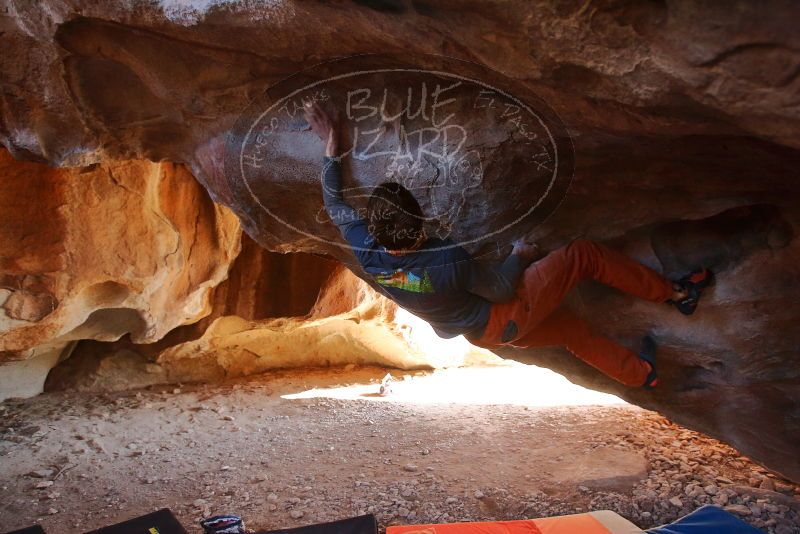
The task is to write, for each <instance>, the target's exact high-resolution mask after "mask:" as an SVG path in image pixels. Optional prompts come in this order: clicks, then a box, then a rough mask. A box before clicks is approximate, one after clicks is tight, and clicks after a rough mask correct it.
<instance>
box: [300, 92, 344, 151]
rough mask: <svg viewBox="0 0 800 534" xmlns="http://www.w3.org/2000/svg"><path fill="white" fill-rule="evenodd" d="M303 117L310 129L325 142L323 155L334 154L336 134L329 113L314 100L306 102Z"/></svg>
mask: <svg viewBox="0 0 800 534" xmlns="http://www.w3.org/2000/svg"><path fill="white" fill-rule="evenodd" d="M304 109H305V111H304V115H305V119H306V122H308V125H309V126H311V130H312V131H313V132H314V133H315V134H317V135H318V136H319V138H320V139H322V141H323V142H324V143H325V155H326V156H336V155H337V154H336V153H337V152H338V150H339V145H338V137H337V135H336V125H335V124H334V123H333V120H331V117H330V115H328V113H327V112H326V111H325V110H324V109H322V107H321V106H320V105H319V104H317V103H316V102H306V104H305V108H304Z"/></svg>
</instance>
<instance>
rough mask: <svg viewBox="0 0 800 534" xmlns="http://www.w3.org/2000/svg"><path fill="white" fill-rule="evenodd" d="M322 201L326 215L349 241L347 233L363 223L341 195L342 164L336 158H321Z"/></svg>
mask: <svg viewBox="0 0 800 534" xmlns="http://www.w3.org/2000/svg"><path fill="white" fill-rule="evenodd" d="M322 165H323V170H322V201H323V202H324V203H325V210H326V211H327V212H328V217H330V218H331V221H333V223H334V224H335V225H336V226H338V227H339V230H340V231H341V232H342V235H344V236H345V238H347V240H348V241H350V238H349V236H348V233H349V232H350V230H352V229H353V228H354V227H355V226H357V225H365V223H364V221H363V219H361V218H360V217H359V216H358V212H357V211H356V210H355V209H353V207H352V206H351V205H350V204H348V203H347V202H345V200H344V196H343V195H342V164H341V163H340V162H339V159H338V158H334V157H329V156H325V157H324V158H322Z"/></svg>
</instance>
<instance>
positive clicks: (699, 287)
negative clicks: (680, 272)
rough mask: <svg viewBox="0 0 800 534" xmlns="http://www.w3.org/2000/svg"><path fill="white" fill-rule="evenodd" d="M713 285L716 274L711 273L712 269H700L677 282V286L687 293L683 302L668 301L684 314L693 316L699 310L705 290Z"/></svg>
mask: <svg viewBox="0 0 800 534" xmlns="http://www.w3.org/2000/svg"><path fill="white" fill-rule="evenodd" d="M713 284H714V273H713V272H711V269H698V270H696V271H693V272H692V273H690V274H687V275H686V276H684V277H683V278H681V279H680V280H677V281H676V282H675V285H677V286H678V287H680V288H681V289H682V290H684V291H686V296H685V297H684V298H682V299H681V300H668V301H667V302H669V303H670V304H674V305H675V307H676V308H678V311H679V312H681V313H682V314H684V315H691V314H693V313H694V310H696V309H697V303H698V302H699V301H700V296H701V295H702V294H703V290H704V289H706V288H707V287H709V286H711V285H713Z"/></svg>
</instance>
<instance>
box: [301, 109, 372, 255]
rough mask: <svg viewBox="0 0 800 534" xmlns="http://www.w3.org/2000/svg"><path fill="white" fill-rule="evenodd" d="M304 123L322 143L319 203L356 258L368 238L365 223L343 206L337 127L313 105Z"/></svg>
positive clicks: (345, 203) (307, 110)
mask: <svg viewBox="0 0 800 534" xmlns="http://www.w3.org/2000/svg"><path fill="white" fill-rule="evenodd" d="M305 119H306V121H307V122H308V124H309V126H311V129H312V130H313V131H314V133H316V134H317V135H318V136H319V138H320V139H322V141H323V142H324V143H325V157H324V158H323V159H322V165H323V168H322V200H323V202H324V204H325V211H326V212H327V213H328V216H329V217H330V219H331V221H333V223H334V224H335V225H336V226H338V227H339V231H340V232H341V233H342V235H343V236H344V238H345V239H346V240H347V242H348V243H350V245H351V246H352V247H353V248H354V249H355V252H356V255H358V252H359V249H364V248H369V244H370V236H369V232H367V224H366V222H365V221H364V220H363V219H361V218H360V217H359V216H358V213H357V212H356V210H354V209H353V207H352V206H350V204H348V203H347V202H345V200H344V196H343V195H342V165H341V163H340V158H339V157H337V154H338V153H339V141H338V135H337V131H336V125H335V124H334V123H333V121H332V120H331V118H330V116H329V115H328V114H327V113H326V112H325V110H324V109H322V108H321V107H320V106H319V104H317V103H316V102H314V103H310V102H309V103H306V106H305Z"/></svg>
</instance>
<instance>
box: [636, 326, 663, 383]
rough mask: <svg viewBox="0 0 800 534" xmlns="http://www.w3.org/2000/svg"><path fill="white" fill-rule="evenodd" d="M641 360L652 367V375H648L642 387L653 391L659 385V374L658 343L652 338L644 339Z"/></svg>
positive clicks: (640, 354)
mask: <svg viewBox="0 0 800 534" xmlns="http://www.w3.org/2000/svg"><path fill="white" fill-rule="evenodd" d="M639 358H641V359H642V360H644V362H645V363H646V364H647V365H648V366H649V367H650V373H648V375H647V378H646V379H645V380H644V384H642V387H643V388H645V389H653V388H654V387H656V386H657V385H658V372H657V371H656V341H655V340H654V339H653V338H652V337H650V336H645V337H643V338H642V347H641V349H640V350H639Z"/></svg>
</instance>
